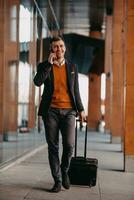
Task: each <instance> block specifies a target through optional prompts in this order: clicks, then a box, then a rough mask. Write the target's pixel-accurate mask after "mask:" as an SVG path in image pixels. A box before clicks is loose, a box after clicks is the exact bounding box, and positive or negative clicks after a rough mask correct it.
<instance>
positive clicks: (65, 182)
mask: <svg viewBox="0 0 134 200" xmlns="http://www.w3.org/2000/svg"><path fill="white" fill-rule="evenodd" d="M62 185H63V187H64V188H65V189H69V188H70V180H69V176H68V174H67V173H64V172H63V173H62Z"/></svg>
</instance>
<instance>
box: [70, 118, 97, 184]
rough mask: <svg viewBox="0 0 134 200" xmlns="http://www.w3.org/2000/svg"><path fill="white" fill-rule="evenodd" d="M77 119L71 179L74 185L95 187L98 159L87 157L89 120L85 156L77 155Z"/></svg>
mask: <svg viewBox="0 0 134 200" xmlns="http://www.w3.org/2000/svg"><path fill="white" fill-rule="evenodd" d="M78 121H79V120H77V121H76V135H75V151H74V157H72V160H71V163H70V168H69V173H68V174H69V179H70V183H71V184H73V185H85V186H89V187H93V186H95V185H96V179H97V167H98V160H97V159H95V158H87V157H86V152H87V122H86V130H85V147H84V157H81V156H77V127H78V126H77V124H78Z"/></svg>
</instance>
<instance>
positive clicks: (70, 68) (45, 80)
mask: <svg viewBox="0 0 134 200" xmlns="http://www.w3.org/2000/svg"><path fill="white" fill-rule="evenodd" d="M65 66H66V71H67V84H68V91H69V93H70V97H71V99H72V103H73V106H74V109H75V110H76V112H81V111H83V110H84V108H83V105H82V102H81V97H80V93H79V84H78V72H77V67H76V65H74V64H71V63H70V62H68V61H67V60H66V62H65ZM52 69H53V68H52V65H51V64H50V63H49V62H48V61H45V62H42V63H39V65H38V66H37V73H36V75H35V77H34V79H33V81H34V84H35V85H36V86H41V85H42V84H44V91H43V94H42V99H41V102H40V106H39V111H38V115H41V116H45V115H46V113H47V111H48V109H49V106H50V104H51V100H52V96H53V92H54V76H53V70H52Z"/></svg>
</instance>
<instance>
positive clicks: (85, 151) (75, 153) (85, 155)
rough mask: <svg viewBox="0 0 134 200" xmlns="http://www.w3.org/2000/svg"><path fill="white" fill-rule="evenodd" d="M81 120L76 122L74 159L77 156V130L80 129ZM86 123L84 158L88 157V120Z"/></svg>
mask: <svg viewBox="0 0 134 200" xmlns="http://www.w3.org/2000/svg"><path fill="white" fill-rule="evenodd" d="M78 122H80V120H79V119H77V120H76V128H75V149H74V157H76V156H77V128H78ZM84 122H85V123H86V130H85V144H84V158H86V157H87V120H85V121H84Z"/></svg>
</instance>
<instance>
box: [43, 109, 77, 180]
mask: <svg viewBox="0 0 134 200" xmlns="http://www.w3.org/2000/svg"><path fill="white" fill-rule="evenodd" d="M75 116H76V111H75V110H72V109H57V108H50V109H49V111H48V114H47V116H45V117H43V121H44V126H45V131H46V140H47V143H48V158H49V164H50V168H51V173H52V176H53V178H54V181H55V182H61V181H62V180H61V170H62V172H64V173H67V172H68V169H69V166H70V161H71V157H72V154H73V148H74V143H75ZM59 131H60V132H61V135H62V145H63V151H62V158H61V165H60V159H59Z"/></svg>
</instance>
